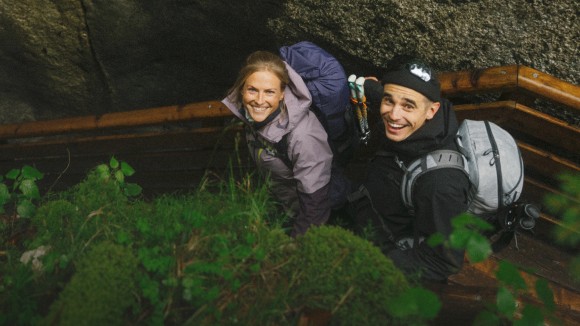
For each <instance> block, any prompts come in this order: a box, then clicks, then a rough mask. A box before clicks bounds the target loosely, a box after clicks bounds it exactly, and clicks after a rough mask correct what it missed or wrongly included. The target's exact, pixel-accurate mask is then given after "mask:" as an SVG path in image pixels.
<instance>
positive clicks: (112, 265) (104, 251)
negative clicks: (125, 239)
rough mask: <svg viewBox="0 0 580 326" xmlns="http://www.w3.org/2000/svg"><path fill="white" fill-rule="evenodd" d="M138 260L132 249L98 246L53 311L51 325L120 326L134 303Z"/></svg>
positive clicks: (108, 244)
mask: <svg viewBox="0 0 580 326" xmlns="http://www.w3.org/2000/svg"><path fill="white" fill-rule="evenodd" d="M136 271H137V260H136V258H135V257H134V255H133V253H132V252H131V250H130V249H129V248H126V247H122V246H119V245H116V244H113V243H110V242H102V243H100V244H98V245H95V246H94V247H93V248H92V250H90V251H89V252H88V253H87V255H86V256H84V257H82V258H81V259H80V261H79V263H78V269H77V272H76V273H75V274H74V275H73V277H72V279H71V280H70V282H69V283H68V284H67V285H66V287H65V288H64V290H63V291H62V292H61V294H60V296H59V298H58V299H57V300H56V301H55V303H54V304H53V305H52V306H51V308H50V313H49V315H48V316H47V318H46V320H45V322H46V324H50V325H55V324H58V325H121V324H124V323H123V319H124V313H125V312H126V311H127V309H128V308H130V307H131V306H132V305H133V304H134V303H135V300H136V298H135V296H134V295H135V291H136V284H135V274H136Z"/></svg>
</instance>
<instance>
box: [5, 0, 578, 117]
mask: <svg viewBox="0 0 580 326" xmlns="http://www.w3.org/2000/svg"><path fill="white" fill-rule="evenodd" d="M578 12H580V2H578V1H577V0H559V1H551V2H547V1H541V0H510V1H501V0H479V1H474V0H406V1H397V0H359V1H355V2H353V1H349V0H333V1H331V2H329V1H321V0H287V1H273V0H238V1H216V0H189V1H185V0H181V1H170V2H160V1H137V0H118V1H103V0H51V1H49V0H19V1H11V0H0V74H1V75H2V78H1V79H0V123H14V122H20V121H29V120H40V119H48V118H56V117H65V116H78V115H88V114H102V113H105V112H111V111H123V110H132V109H140V108H148V107H156V106H163V105H174V104H182V103H188V102H194V101H201V100H208V99H218V98H221V97H222V96H223V95H224V93H225V91H226V90H227V88H228V87H229V86H230V84H231V83H232V82H233V80H234V78H235V75H236V73H237V70H238V69H239V67H240V65H241V64H242V62H243V60H244V58H245V57H246V56H247V55H248V54H249V53H250V52H252V51H254V50H258V49H265V50H271V51H276V49H277V48H278V47H279V46H280V45H283V44H291V43H294V42H297V41H300V40H310V41H314V42H316V43H318V44H320V45H321V46H323V47H325V48H326V49H327V50H328V51H329V52H331V53H333V54H335V55H336V56H337V57H338V58H339V59H340V60H341V62H342V63H343V65H344V66H345V69H346V70H347V71H348V72H349V73H350V72H353V73H358V74H363V73H364V74H371V73H376V72H379V71H380V70H381V68H384V67H385V65H386V64H387V62H388V61H389V60H390V59H391V58H393V57H394V56H395V55H401V54H405V55H419V56H421V57H423V58H424V59H426V60H427V61H430V62H432V63H433V64H434V65H435V67H436V68H438V69H439V70H457V69H468V68H484V67H490V66H497V65H507V64H515V63H518V64H523V65H527V66H530V67H533V68H536V69H538V70H542V71H545V72H547V73H550V74H552V75H555V76H556V77H559V78H562V79H564V80H567V81H569V82H572V83H576V84H577V83H578V81H579V80H580V64H579V60H578V48H579V42H578V40H580V20H579V19H578V17H577V16H578V14H577V13H578Z"/></svg>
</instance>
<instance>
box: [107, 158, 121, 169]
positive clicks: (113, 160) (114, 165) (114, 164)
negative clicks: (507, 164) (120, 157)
mask: <svg viewBox="0 0 580 326" xmlns="http://www.w3.org/2000/svg"><path fill="white" fill-rule="evenodd" d="M109 165H110V166H111V168H113V169H116V168H118V167H119V161H117V159H116V158H115V157H114V156H113V157H111V160H110V161H109Z"/></svg>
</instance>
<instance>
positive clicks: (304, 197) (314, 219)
mask: <svg viewBox="0 0 580 326" xmlns="http://www.w3.org/2000/svg"><path fill="white" fill-rule="evenodd" d="M290 147H291V148H290V151H291V160H292V173H293V175H294V179H295V180H296V191H297V194H298V200H299V203H300V210H299V212H298V218H297V221H296V227H295V229H294V231H295V233H296V234H302V233H304V232H305V231H306V229H307V228H308V226H309V225H311V224H315V225H320V224H323V223H325V222H326V221H327V220H328V217H329V215H330V199H329V187H330V186H329V184H330V176H331V173H332V151H331V150H330V146H329V144H328V141H327V135H326V132H325V131H324V128H323V127H322V125H321V124H320V122H319V121H318V119H317V118H316V117H315V116H314V115H312V116H310V117H308V118H307V119H305V120H304V121H303V122H302V124H301V128H299V129H297V130H295V131H294V132H293V134H292V136H291V138H290Z"/></svg>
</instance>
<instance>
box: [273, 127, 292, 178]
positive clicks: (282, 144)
mask: <svg viewBox="0 0 580 326" xmlns="http://www.w3.org/2000/svg"><path fill="white" fill-rule="evenodd" d="M289 135H290V133H287V134H285V135H284V136H282V139H280V141H279V142H277V143H275V144H274V148H275V149H276V151H275V154H274V156H276V157H277V158H279V159H281V160H282V162H284V164H286V166H287V167H288V168H289V169H290V170H292V161H291V160H290V157H288V143H289V141H290V140H289V139H288V138H289Z"/></svg>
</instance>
